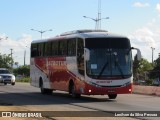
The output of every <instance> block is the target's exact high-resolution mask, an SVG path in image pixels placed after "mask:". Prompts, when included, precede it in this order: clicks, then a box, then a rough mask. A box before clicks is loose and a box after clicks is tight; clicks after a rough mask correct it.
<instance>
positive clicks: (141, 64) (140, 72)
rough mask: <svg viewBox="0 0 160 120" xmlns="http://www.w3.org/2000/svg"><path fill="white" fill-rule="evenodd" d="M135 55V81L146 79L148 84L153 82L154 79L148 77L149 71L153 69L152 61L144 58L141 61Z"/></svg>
mask: <svg viewBox="0 0 160 120" xmlns="http://www.w3.org/2000/svg"><path fill="white" fill-rule="evenodd" d="M136 57H137V56H135V57H134V61H133V77H134V81H138V80H145V81H146V84H147V85H151V84H152V80H150V79H149V78H148V74H149V71H150V70H152V69H153V66H152V63H149V62H148V61H147V60H146V59H144V58H142V59H141V60H140V61H138V60H137V59H136Z"/></svg>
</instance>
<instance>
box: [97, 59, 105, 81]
mask: <svg viewBox="0 0 160 120" xmlns="http://www.w3.org/2000/svg"><path fill="white" fill-rule="evenodd" d="M107 66H108V61H107V62H106V63H105V65H104V66H103V68H102V70H101V72H100V73H99V75H98V77H97V78H100V77H101V76H102V73H103V72H104V70H105V69H106V67H107Z"/></svg>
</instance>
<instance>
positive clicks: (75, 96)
mask: <svg viewBox="0 0 160 120" xmlns="http://www.w3.org/2000/svg"><path fill="white" fill-rule="evenodd" d="M69 94H70V95H71V96H72V97H73V98H80V97H81V94H78V93H75V86H74V83H72V84H70V90H69Z"/></svg>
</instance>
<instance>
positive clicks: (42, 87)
mask: <svg viewBox="0 0 160 120" xmlns="http://www.w3.org/2000/svg"><path fill="white" fill-rule="evenodd" d="M39 87H40V90H41V93H42V94H52V91H53V90H52V89H46V88H44V84H43V79H42V77H40V78H39Z"/></svg>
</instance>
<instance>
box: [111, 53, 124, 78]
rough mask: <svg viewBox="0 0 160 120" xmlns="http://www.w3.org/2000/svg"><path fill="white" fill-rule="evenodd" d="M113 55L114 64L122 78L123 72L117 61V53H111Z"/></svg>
mask: <svg viewBox="0 0 160 120" xmlns="http://www.w3.org/2000/svg"><path fill="white" fill-rule="evenodd" d="M113 55H114V58H115V65H116V66H117V68H118V70H119V72H120V74H121V76H122V78H124V74H123V71H122V68H121V67H120V64H119V62H118V58H117V53H113Z"/></svg>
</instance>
